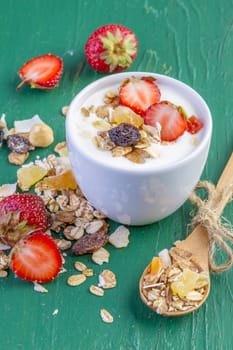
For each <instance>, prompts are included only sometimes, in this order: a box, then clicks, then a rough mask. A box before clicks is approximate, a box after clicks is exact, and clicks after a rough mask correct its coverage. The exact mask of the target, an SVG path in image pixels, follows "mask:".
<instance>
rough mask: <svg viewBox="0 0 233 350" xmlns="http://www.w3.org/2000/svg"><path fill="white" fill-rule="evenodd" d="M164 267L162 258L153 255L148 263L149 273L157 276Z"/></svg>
mask: <svg viewBox="0 0 233 350" xmlns="http://www.w3.org/2000/svg"><path fill="white" fill-rule="evenodd" d="M163 268H164V263H163V260H162V258H159V257H157V256H154V257H153V259H152V261H151V264H150V274H151V275H156V276H158V275H159V274H160V273H161V271H162V270H163Z"/></svg>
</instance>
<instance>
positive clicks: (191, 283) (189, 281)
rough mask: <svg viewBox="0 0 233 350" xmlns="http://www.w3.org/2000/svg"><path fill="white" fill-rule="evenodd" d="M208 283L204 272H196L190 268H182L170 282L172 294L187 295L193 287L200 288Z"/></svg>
mask: <svg viewBox="0 0 233 350" xmlns="http://www.w3.org/2000/svg"><path fill="white" fill-rule="evenodd" d="M208 283H209V278H208V275H207V274H206V273H204V272H203V273H197V272H194V271H191V270H184V271H183V272H182V274H181V275H180V276H179V278H177V279H176V280H175V281H174V282H172V283H171V290H172V293H173V294H175V295H176V294H177V295H178V296H180V297H181V298H182V297H187V295H188V293H190V292H192V291H194V290H195V289H198V288H202V287H204V286H206V285H207V284H208Z"/></svg>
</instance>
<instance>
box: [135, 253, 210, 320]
mask: <svg viewBox="0 0 233 350" xmlns="http://www.w3.org/2000/svg"><path fill="white" fill-rule="evenodd" d="M208 284H209V275H208V274H207V273H206V272H205V271H203V269H202V268H201V266H200V265H199V264H198V262H197V261H196V260H195V259H194V258H193V256H192V254H191V253H190V252H188V251H185V250H182V249H179V248H177V247H174V248H171V249H170V250H169V251H168V250H167V249H166V250H163V251H162V252H161V254H159V256H158V257H154V258H153V259H152V262H151V264H150V265H149V268H148V270H147V273H145V274H144V276H143V281H142V288H141V290H140V292H141V293H142V297H143V299H144V300H145V301H146V303H147V305H148V306H149V307H151V308H152V309H153V310H155V311H156V312H157V313H158V314H164V313H167V312H169V313H172V312H175V311H178V310H182V311H186V310H189V309H192V308H194V307H198V304H199V303H200V302H201V300H202V299H203V298H204V297H205V292H206V288H208Z"/></svg>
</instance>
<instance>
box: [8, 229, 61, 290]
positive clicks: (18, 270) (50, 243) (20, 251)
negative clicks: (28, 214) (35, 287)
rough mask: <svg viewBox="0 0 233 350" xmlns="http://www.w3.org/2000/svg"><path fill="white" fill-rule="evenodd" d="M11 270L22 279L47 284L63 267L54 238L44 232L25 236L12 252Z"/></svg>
mask: <svg viewBox="0 0 233 350" xmlns="http://www.w3.org/2000/svg"><path fill="white" fill-rule="evenodd" d="M10 257H11V264H10V266H11V269H12V271H13V272H14V273H15V274H16V275H17V276H18V277H20V278H22V279H25V280H28V281H33V282H39V283H45V282H50V281H51V280H53V279H54V278H55V277H56V276H57V274H58V273H59V271H60V270H61V267H62V257H61V253H60V251H59V249H58V247H57V244H56V243H55V241H54V240H53V238H52V237H51V236H49V235H47V234H45V233H43V231H41V230H39V231H38V232H36V231H35V232H34V233H29V234H26V235H24V236H23V237H22V238H21V240H20V241H19V242H18V243H16V245H15V246H14V248H12V250H11V254H10Z"/></svg>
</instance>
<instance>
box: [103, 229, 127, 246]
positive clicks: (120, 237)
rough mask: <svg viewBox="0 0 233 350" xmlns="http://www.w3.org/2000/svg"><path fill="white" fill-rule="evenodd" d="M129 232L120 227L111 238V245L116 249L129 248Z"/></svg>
mask: <svg viewBox="0 0 233 350" xmlns="http://www.w3.org/2000/svg"><path fill="white" fill-rule="evenodd" d="M129 234H130V232H129V230H128V229H127V228H126V227H125V226H123V225H120V226H118V228H117V229H116V230H115V231H114V232H113V233H112V234H111V235H110V236H109V239H108V240H109V243H111V244H112V245H113V246H114V247H116V248H123V247H127V245H128V244H129Z"/></svg>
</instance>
